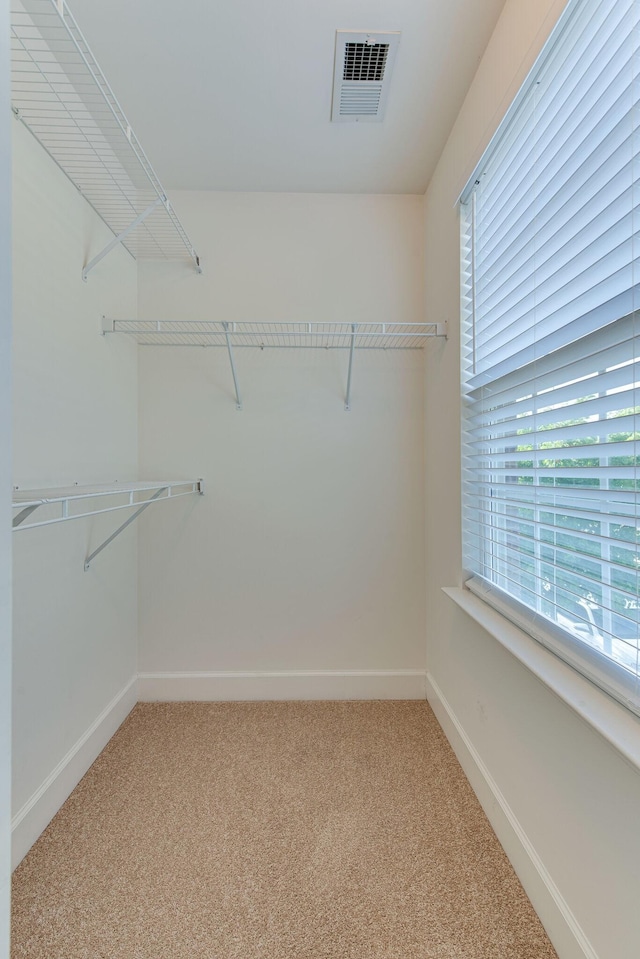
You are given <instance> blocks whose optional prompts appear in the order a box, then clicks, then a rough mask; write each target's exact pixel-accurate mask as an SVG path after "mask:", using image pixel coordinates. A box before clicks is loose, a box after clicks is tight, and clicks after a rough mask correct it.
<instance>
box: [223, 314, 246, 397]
mask: <svg viewBox="0 0 640 959" xmlns="http://www.w3.org/2000/svg"><path fill="white" fill-rule="evenodd" d="M222 326H223V327H224V337H225V340H226V342H227V350H228V352H229V362H230V363H231V374H232V376H233V386H234V389H235V391H236V409H237V410H241V409H242V397H241V396H240V389H239V387H238V377H237V374H236V364H235V361H234V358H233V347H232V345H231V337H230V336H229V324H228V323H223V324H222Z"/></svg>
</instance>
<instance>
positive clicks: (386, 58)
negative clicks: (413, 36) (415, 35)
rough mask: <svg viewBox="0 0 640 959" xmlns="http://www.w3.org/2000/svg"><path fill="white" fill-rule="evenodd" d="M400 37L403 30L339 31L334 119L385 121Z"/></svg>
mask: <svg viewBox="0 0 640 959" xmlns="http://www.w3.org/2000/svg"><path fill="white" fill-rule="evenodd" d="M399 40H400V34H399V33H358V32H357V31H355V30H338V31H337V32H336V62H335V69H334V74H333V107H332V110H331V119H332V120H333V121H334V122H342V123H344V122H347V123H348V122H354V121H360V122H362V121H364V122H369V123H370V122H376V121H377V122H379V121H380V120H382V118H383V116H384V108H385V105H386V102H387V94H388V92H389V82H390V80H391V71H392V69H393V61H394V59H395V55H396V49H397V46H398V41H399Z"/></svg>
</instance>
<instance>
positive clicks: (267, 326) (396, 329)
mask: <svg viewBox="0 0 640 959" xmlns="http://www.w3.org/2000/svg"><path fill="white" fill-rule="evenodd" d="M103 332H105V333H126V334H129V335H131V336H135V338H136V340H137V342H138V343H139V344H140V345H142V346H219V347H226V348H228V347H229V344H230V343H231V344H232V345H233V346H234V347H248V346H252V347H258V348H260V349H265V348H269V347H279V348H287V347H288V348H298V349H300V348H315V349H327V350H329V349H351V348H352V347H355V348H356V349H358V350H360V349H379V350H389V349H395V350H398V349H403V350H407V349H421V348H422V347H423V346H424V344H425V342H426V340H428V339H431V338H433V337H436V336H446V326H445V324H444V323H271V322H269V323H266V322H261V323H258V322H254V323H224V322H217V321H197V320H113V319H105V320H104V322H103Z"/></svg>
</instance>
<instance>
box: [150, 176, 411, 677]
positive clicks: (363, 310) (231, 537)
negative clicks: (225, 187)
mask: <svg viewBox="0 0 640 959" xmlns="http://www.w3.org/2000/svg"><path fill="white" fill-rule="evenodd" d="M174 202H175V206H176V208H178V209H179V211H180V215H181V218H182V219H183V220H184V223H185V226H186V228H187V230H188V232H189V234H190V235H191V236H192V238H193V241H194V243H195V244H196V247H197V249H198V250H199V252H200V253H201V255H202V258H203V265H204V269H205V273H204V275H203V276H201V277H197V276H195V275H194V274H193V273H192V272H191V271H189V270H188V269H187V268H174V269H172V268H171V267H170V266H169V267H166V266H165V267H162V268H159V267H157V266H156V265H151V264H144V265H141V268H140V274H139V276H140V296H139V306H140V316H141V317H142V318H164V319H169V318H178V319H179V318H183V319H196V318H200V319H202V318H204V319H206V318H211V319H218V320H231V321H233V320H236V321H241V320H281V321H283V320H292V321H293V320H303V321H306V322H313V321H316V322H318V321H331V320H336V321H337V320H340V321H349V322H351V321H356V322H357V321H364V320H372V321H385V320H386V321H399V322H416V321H419V320H421V319H422V296H423V286H422V253H421V250H422V198H419V197H414V196H404V197H398V196H393V197H391V196H342V195H340V196H334V195H316V194H313V195H307V194H284V195H283V194H280V195H276V194H215V193H178V194H176V196H175V198H174ZM236 362H237V368H238V375H239V379H240V383H241V388H242V393H243V399H244V410H243V411H242V412H239V411H237V410H236V408H235V400H234V398H233V385H232V380H231V374H230V371H229V364H228V359H227V356H226V353H224V352H220V351H216V350H212V349H209V350H205V349H202V348H197V347H196V348H182V349H173V350H170V349H163V348H158V347H151V348H146V347H141V348H140V350H139V363H140V394H139V395H140V468H141V474H142V475H143V476H152V475H155V474H162V475H165V474H168V473H169V474H172V475H182V476H192V475H195V476H203V477H204V478H205V480H206V494H205V496H204V497H203V498H202V499H198V500H182V501H180V502H176V503H175V504H172V506H171V508H167V509H164V510H163V511H162V515H160V513H159V511H157V512H156V513H155V514H154V515H150V513H151V510H149V511H147V514H145V516H143V517H142V523H141V527H140V537H141V538H140V669H141V673H142V674H157V673H159V672H163V673H167V672H168V673H180V672H185V671H186V672H194V673H202V672H203V671H238V670H240V671H258V672H266V671H273V670H278V671H285V672H286V671H293V672H296V671H300V670H318V671H327V670H329V671H331V670H333V671H349V670H356V671H357V670H382V671H385V670H386V671H388V670H394V669H419V670H423V669H424V588H423V583H424V565H423V562H424V543H423V535H422V530H423V524H424V482H423V476H424V469H423V383H422V366H423V359H422V354H421V353H419V352H414V353H412V352H408V351H405V352H402V353H397V352H393V351H390V352H381V353H378V354H372V353H368V354H365V353H361V354H358V355H357V356H356V359H355V366H354V374H353V393H352V402H353V409H352V411H351V412H350V413H347V412H345V410H344V390H345V383H346V374H347V363H348V356H347V354H346V353H345V352H337V351H310V350H303V351H299V350H264V351H260V350H251V351H246V350H245V351H238V353H237V357H236ZM323 681H324V680H323ZM296 688H297V689H299V687H296ZM323 688H325V689H326V686H324V687H323ZM337 688H338V687H337V686H336V689H337ZM142 689H143V690H144V683H143V685H142ZM292 689H293V687H292ZM340 689H341V690H342V694H343V695H344V682H342V683H341V685H340ZM355 689H356V686H354V690H355ZM337 694H338V693H337V692H336V695H337ZM292 695H296V693H295V692H292Z"/></svg>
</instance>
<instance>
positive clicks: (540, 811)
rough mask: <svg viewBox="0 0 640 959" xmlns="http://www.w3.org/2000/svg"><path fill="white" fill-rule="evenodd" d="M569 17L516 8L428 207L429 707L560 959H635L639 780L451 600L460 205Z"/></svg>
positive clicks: (457, 557) (534, 7)
mask: <svg viewBox="0 0 640 959" xmlns="http://www.w3.org/2000/svg"><path fill="white" fill-rule="evenodd" d="M563 6H564V3H563V2H554V0H535V2H530V3H523V2H521V0H508V2H507V3H506V5H505V9H504V12H503V15H502V17H501V19H500V21H499V23H498V26H497V29H496V32H495V33H494V36H493V39H492V41H491V43H490V45H489V47H488V49H487V52H486V55H485V57H484V59H483V61H482V63H481V65H480V68H479V70H478V74H477V75H476V78H475V80H474V83H473V85H472V87H471V89H470V92H469V94H468V96H467V99H466V101H465V104H464V107H463V109H462V111H461V113H460V116H459V118H458V121H457V123H456V125H455V127H454V129H453V131H452V134H451V136H450V139H449V142H448V144H447V147H446V149H445V151H444V154H443V156H442V158H441V160H440V163H439V166H438V168H437V170H436V173H435V175H434V178H433V180H432V182H431V185H430V188H429V190H428V193H427V196H426V211H425V213H426V220H425V222H426V231H425V237H426V260H425V262H426V303H427V314H428V315H436V316H438V317H439V318H441V317H447V318H448V319H449V321H450V325H451V327H452V329H451V334H452V335H451V338H450V341H449V342H448V343H447V345H446V347H445V348H442V347H440V346H433V347H432V348H429V349H428V350H427V357H426V360H427V362H426V448H427V450H428V455H427V460H426V462H427V469H426V482H427V514H426V529H427V540H426V551H427V552H426V555H427V579H426V582H427V600H428V618H427V623H428V629H427V638H428V649H427V654H428V669H429V673H430V677H431V679H432V680H433V682H434V683H435V684H436V687H435V688H434V687H432V697H431V698H432V700H433V702H434V704H435V705H436V706H437V707H438V710H439V715H441V716H442V717H443V721H444V722H445V724H448V731H449V733H450V735H452V738H453V741H454V742H455V743H456V744H457V746H458V748H459V754H460V756H461V758H462V759H463V760H464V762H465V764H466V768H467V770H468V772H469V775H470V777H471V779H472V781H475V783H476V785H477V787H478V791H479V794H481V795H482V797H483V799H484V802H485V808H486V810H487V812H488V814H489V816H490V818H491V819H492V821H493V822H494V825H495V826H496V828H497V829H498V832H499V834H500V836H501V838H502V840H503V842H504V843H505V846H506V847H507V849H508V851H509V854H510V855H511V857H512V860H513V861H514V863H515V864H516V866H517V868H518V870H519V872H520V875H521V877H522V878H523V880H524V881H525V884H526V888H527V890H528V892H529V894H530V896H531V898H532V900H533V902H534V905H535V906H536V907H537V909H538V911H539V913H540V915H541V916H542V918H543V920H544V921H545V923H546V925H547V928H548V930H549V932H550V933H551V935H552V937H553V939H554V942H555V944H556V947H557V949H558V953H559V955H560V957H561V959H574V957H578V956H585V955H586V956H589V957H591V959H593V957H595V956H597V957H599V959H630V957H632V956H635V955H637V952H638V942H640V918H639V917H640V913H639V912H638V908H637V901H638V894H639V893H640V830H639V829H638V824H637V818H638V817H637V811H638V809H639V808H640V774H639V773H638V771H637V770H636V769H635V768H633V767H631V766H630V765H628V764H627V762H625V761H624V760H623V759H622V758H621V756H620V755H619V754H618V753H617V752H616V751H615V749H613V748H612V747H611V746H609V745H608V744H607V743H606V742H605V741H604V739H602V738H601V737H600V736H599V735H598V734H597V733H596V732H595V731H593V730H592V729H591V728H590V727H589V726H588V725H587V724H585V723H584V722H583V721H582V720H580V719H578V717H577V716H576V715H575V714H574V713H573V712H572V711H571V710H570V709H569V708H568V707H567V706H566V705H565V704H564V703H563V702H562V701H560V700H559V699H558V698H556V697H555V696H554V695H553V694H552V693H551V692H550V691H549V690H548V689H547V688H546V687H545V686H543V685H542V683H541V682H539V681H538V680H537V679H535V678H534V677H533V676H532V675H531V674H530V673H529V672H528V671H527V669H526V668H525V667H523V666H522V665H520V664H519V663H518V662H517V661H516V660H515V659H514V658H513V657H512V656H511V654H510V653H509V652H507V651H506V650H505V649H504V648H503V647H502V646H501V645H500V644H499V643H498V642H497V641H496V640H495V639H493V638H492V637H491V636H489V635H488V634H487V633H486V632H484V631H483V630H482V629H481V628H480V627H479V626H478V625H476V624H475V623H474V622H472V620H471V619H470V618H469V617H468V616H467V615H466V614H465V613H464V612H462V610H460V609H459V608H458V607H457V606H455V605H454V604H453V603H452V601H451V600H450V599H449V598H448V597H446V596H445V595H444V594H443V593H442V592H441V587H442V586H456V585H460V580H461V548H460V485H459V479H458V478H459V475H460V455H459V389H458V382H459V373H458V371H459V337H458V330H457V327H458V318H459V299H460V295H459V289H460V282H459V227H458V217H457V212H456V209H455V206H454V204H455V201H456V197H457V196H458V194H459V192H460V190H461V189H462V187H463V186H464V182H465V179H466V177H467V176H468V175H469V174H470V173H471V171H472V169H473V167H474V165H475V163H476V162H477V160H478V159H479V157H480V154H481V152H482V149H483V148H484V146H485V145H486V143H487V142H488V139H489V137H490V135H491V133H492V132H493V131H494V130H495V128H496V125H497V123H498V121H499V119H500V117H501V116H502V114H503V113H504V111H505V109H506V107H507V106H508V104H509V102H510V100H511V98H512V96H513V95H514V94H515V92H516V91H517V89H518V87H519V85H520V83H521V81H522V79H523V78H524V76H525V74H526V72H527V69H528V67H529V66H530V65H531V63H532V62H533V59H534V58H535V56H536V54H537V52H538V51H539V50H540V48H541V45H542V43H543V42H544V39H545V38H546V36H547V35H548V33H549V31H550V29H551V27H552V25H553V23H554V22H555V19H556V18H557V16H558V14H559V12H560V11H561V9H562V8H563ZM445 705H446V706H447V707H448V709H449V714H448V715H447V712H446V709H444V708H443V707H444V706H445ZM639 735H640V732H639ZM478 763H479V764H480V765H478ZM480 767H482V772H481V773H480ZM483 775H484V776H485V781H484V785H483V784H482V782H481V780H482V776H483ZM486 777H488V780H487V778H486ZM487 781H490V782H491V787H492V788H493V795H492V794H491V791H490V789H489V788H488V787H487V785H486V784H487ZM498 794H500V797H501V799H502V800H504V802H505V803H506V807H508V809H509V810H510V814H511V816H512V817H513V821H512V822H511V823H509V822H507V819H506V818H505V816H504V815H503V812H504V810H502V811H501V810H500V809H499V807H498V802H497V801H496V796H497V795H498ZM527 844H529V845H527ZM527 849H528V852H527ZM529 854H531V855H529ZM534 861H535V863H537V866H538V867H539V868H538V871H536V868H535V867H534ZM545 880H546V884H547V888H546V890H545V888H544V884H545V883H544V881H545ZM549 890H552V895H555V896H556V906H554V905H553V903H552V901H551V898H550V897H549V894H548V893H549ZM558 903H560V906H561V909H560V911H561V910H562V908H564V909H565V917H564V919H565V920H566V921H563V919H562V917H561V915H560V911H559V910H558V908H557V904H558ZM572 923H575V925H574V928H573V933H574V934H575V935H574V934H572V932H571V928H570V927H571V924H572ZM581 937H583V938H581Z"/></svg>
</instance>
